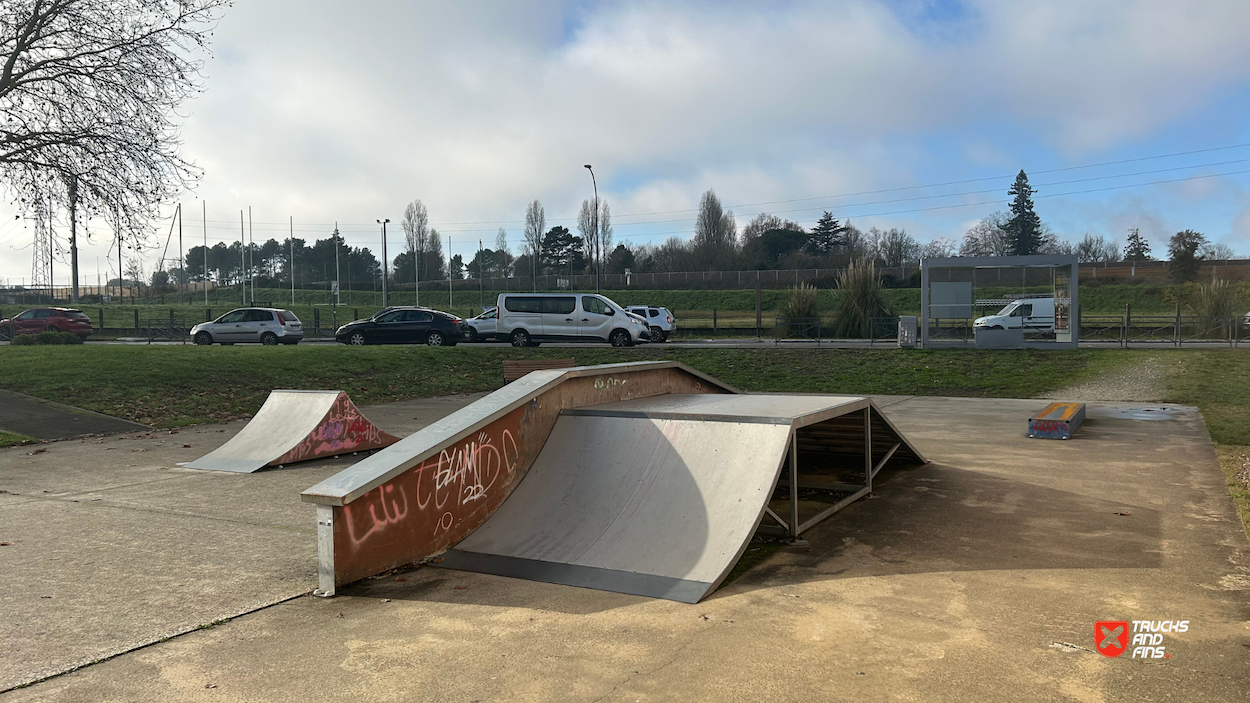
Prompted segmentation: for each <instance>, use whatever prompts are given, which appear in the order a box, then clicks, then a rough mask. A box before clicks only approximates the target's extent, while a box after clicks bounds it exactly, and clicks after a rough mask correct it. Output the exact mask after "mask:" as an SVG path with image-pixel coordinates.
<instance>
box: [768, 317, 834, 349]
mask: <svg viewBox="0 0 1250 703" xmlns="http://www.w3.org/2000/svg"><path fill="white" fill-rule="evenodd" d="M822 326H823V321H822V320H821V318H819V317H796V318H792V319H786V318H784V317H778V318H775V319H774V320H773V343H774V344H780V343H781V342H796V341H812V340H815V342H816V344H820V337H821V331H822Z"/></svg>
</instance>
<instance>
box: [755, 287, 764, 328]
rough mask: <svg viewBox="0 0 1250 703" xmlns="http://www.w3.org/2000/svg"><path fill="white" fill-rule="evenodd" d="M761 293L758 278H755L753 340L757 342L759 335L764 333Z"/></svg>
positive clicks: (762, 295)
mask: <svg viewBox="0 0 1250 703" xmlns="http://www.w3.org/2000/svg"><path fill="white" fill-rule="evenodd" d="M763 298H764V294H763V291H761V290H760V278H759V276H756V277H755V339H756V340H757V341H758V340H759V338H760V335H761V334H763V333H764V331H763V328H764V317H763Z"/></svg>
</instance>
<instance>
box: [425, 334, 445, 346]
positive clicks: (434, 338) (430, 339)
mask: <svg viewBox="0 0 1250 703" xmlns="http://www.w3.org/2000/svg"><path fill="white" fill-rule="evenodd" d="M446 341H447V340H445V339H443V333H442V332H431V333H429V334H428V335H426V337H425V343H426V344H428V345H430V346H431V347H441V346H443V343H444V342H446Z"/></svg>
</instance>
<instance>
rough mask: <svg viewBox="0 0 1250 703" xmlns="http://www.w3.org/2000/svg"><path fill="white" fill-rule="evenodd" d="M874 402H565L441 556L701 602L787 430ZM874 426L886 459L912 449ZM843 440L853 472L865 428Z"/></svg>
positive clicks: (735, 549)
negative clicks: (530, 461) (493, 506)
mask: <svg viewBox="0 0 1250 703" xmlns="http://www.w3.org/2000/svg"><path fill="white" fill-rule="evenodd" d="M871 412H873V409H872V408H871V403H870V401H869V400H868V399H866V398H828V397H824V398H822V397H815V396H766V395H734V396H712V395H664V396H657V397H654V398H646V399H641V400H634V401H627V402H621V403H612V404H606V405H599V406H592V407H586V408H579V409H570V410H565V411H564V412H563V413H562V416H561V417H560V419H559V421H558V422H557V423H556V425H555V428H554V429H553V431H552V433H551V436H550V437H549V438H548V440H547V442H546V444H545V445H544V446H543V449H542V452H541V453H540V454H539V455H538V458H537V459H536V461H535V462H534V465H533V467H532V468H531V469H530V471H529V473H528V474H527V475H526V477H525V479H524V480H523V481H521V483H520V485H518V486H517V489H516V490H515V491H514V492H513V493H512V496H511V497H510V498H509V499H508V500H507V501H505V502H504V503H503V505H501V506H500V507H499V509H498V510H497V511H495V513H494V514H493V515H492V516H491V517H490V519H488V520H487V521H486V522H485V523H484V524H483V525H482V526H481V527H479V528H478V529H477V530H476V531H475V532H473V533H472V534H471V535H469V536H468V537H467V538H465V539H464V540H463V541H461V542H460V543H459V544H457V545H456V546H455V548H454V549H450V550H448V551H447V552H446V554H444V560H443V562H442V563H441V564H440V566H443V567H447V568H453V569H462V570H469V571H479V572H485V573H492V574H498V575H503V576H513V577H520V578H528V579H532V580H537V581H547V582H552V583H561V584H567V585H573V586H584V587H590V588H598V589H602V590H609V591H617V592H622V593H631V594H635V595H642V596H650V597H658V598H667V599H670V600H678V601H684V602H688V603H695V602H698V601H699V600H701V599H702V598H703V597H704V596H705V595H707V594H708V593H709V592H711V591H712V590H714V589H715V588H716V587H717V585H719V584H720V582H721V581H722V580H723V579H724V578H725V576H726V575H727V574H728V573H729V571H730V569H732V568H733V565H734V564H735V563H736V562H737V560H738V558H739V557H740V556H741V555H742V552H743V550H744V549H745V548H746V546H747V544H748V543H749V541H750V539H751V536H752V535H753V534H754V533H755V532H756V530H757V529H758V528H759V526H760V523H761V520H762V519H763V518H764V517H765V515H766V514H767V513H766V511H767V510H768V509H769V508H768V505H769V503H770V501H771V500H772V499H773V495H774V491H775V490H776V489H777V484H778V482H779V479H781V478H782V476H783V473H784V470H785V468H786V458H787V455H788V453H789V452H790V450H791V448H792V444H793V442H794V439H795V435H796V433H798V432H803V438H804V442H803V444H804V445H810V444H811V443H812V441H813V440H812V437H813V436H814V435H812V434H811V432H812V431H814V430H816V429H820V430H829V429H834V427H835V426H837V425H838V424H842V425H845V424H846V423H845V422H842V423H839V418H844V417H847V416H850V417H851V418H853V419H856V420H862V418H863V417H864V416H865V414H866V413H871ZM847 429H849V427H848V428H847ZM826 434H827V433H826ZM878 434H884V435H885V436H883V437H881V439H884V440H886V441H887V442H889V446H890V447H894V446H895V445H899V446H898V447H897V448H895V451H894V452H893V456H896V457H899V459H900V460H901V459H903V457H904V456H907V457H908V458H909V459H910V460H913V461H914V460H918V459H919V454H917V453H916V452H915V451H914V450H913V449H911V448H910V447H908V448H906V449H904V452H903V454H902V455H900V454H899V453H898V449H900V448H902V446H901V439H900V438H899V437H898V436H897V435H895V434H893V433H888V432H883V431H882V430H881V429H879V430H878ZM854 441H855V444H854V445H853V446H851V447H849V448H850V449H851V450H852V451H851V452H850V454H852V455H855V456H854V460H855V461H857V462H859V463H858V464H857V466H858V467H861V468H862V466H863V464H862V458H861V457H860V455H861V454H862V449H863V435H862V429H861V432H860V434H859V436H857V437H855V440H854ZM826 444H828V443H827V442H826ZM883 444H884V443H883ZM844 445H845V443H844ZM812 448H813V447H811V446H802V447H800V451H809V450H811V449H812ZM847 448H848V447H846V446H843V447H842V449H844V450H845V449H847ZM834 449H835V448H834V447H829V446H826V447H825V450H826V451H824V452H822V453H823V454H824V455H826V457H828V456H829V455H831V454H834V453H836V452H835V451H834ZM883 449H885V447H883ZM886 451H888V449H886ZM868 471H869V476H868V479H869V480H868V481H867V482H866V485H854V486H850V485H848V486H845V487H843V488H842V490H841V493H852V494H854V493H856V492H860V493H861V494H862V493H866V492H867V491H868V490H870V487H871V483H870V481H871V473H872V472H871V470H870V469H869V470H868ZM799 485H800V486H801V485H802V481H800V483H799ZM830 507H832V504H830ZM831 512H832V511H830V513H829V514H831ZM773 515H776V513H773ZM827 516H828V515H827V514H826V515H825V517H827ZM776 522H778V523H779V524H783V525H784V524H785V521H784V520H783V519H780V518H779V519H778V520H776ZM813 524H814V523H813Z"/></svg>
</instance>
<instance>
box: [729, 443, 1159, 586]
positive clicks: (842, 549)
mask: <svg viewBox="0 0 1250 703" xmlns="http://www.w3.org/2000/svg"><path fill="white" fill-rule="evenodd" d="M874 488H875V492H876V494H877V496H878V497H877V498H876V499H867V500H862V501H860V502H859V503H857V504H854V505H852V506H850V507H849V508H847V509H846V510H844V511H842V512H840V513H838V515H837V516H836V517H834V518H833V519H831V520H829V521H827V522H825V523H823V524H821V525H819V526H817V527H815V528H813V529H812V530H811V531H809V532H807V533H805V534H804V537H805V538H806V539H807V540H808V541H809V542H810V546H809V548H808V549H802V550H800V549H799V548H794V547H789V548H785V549H783V550H781V551H780V552H778V553H777V554H775V555H773V556H772V557H771V558H769V559H767V560H765V561H763V562H762V563H760V564H759V565H757V566H755V567H754V568H752V569H751V570H749V571H747V572H746V573H745V574H743V575H742V576H740V577H739V578H738V579H737V580H735V581H734V582H733V584H732V586H731V587H727V588H726V589H724V590H723V591H720V592H718V593H716V594H713V595H712V596H711V597H713V598H715V597H723V596H724V595H729V594H733V593H736V592H740V591H743V590H755V589H759V588H769V587H775V586H777V585H779V584H784V583H796V582H803V581H823V580H830V579H842V578H858V577H865V576H867V577H872V576H893V575H899V574H923V573H934V572H945V571H990V570H1013V569H1021V570H1030V569H1148V568H1157V567H1159V566H1161V565H1162V549H1163V547H1162V518H1161V515H1160V513H1159V512H1158V511H1156V510H1149V509H1143V508H1141V507H1140V506H1132V507H1129V506H1126V505H1124V504H1123V503H1117V502H1112V501H1105V500H1101V499H1098V498H1091V497H1088V496H1084V495H1079V494H1075V493H1071V492H1067V491H1060V490H1055V489H1052V488H1046V487H1044V486H1038V485H1036V484H1032V483H1027V482H1024V481H1017V480H1012V479H1007V478H1002V477H998V476H993V475H990V474H986V473H983V472H978V471H969V470H966V469H960V468H958V467H954V466H950V465H944V464H937V463H930V464H927V465H925V466H920V467H915V468H911V469H902V470H893V471H890V472H883V474H881V477H879V480H878V481H877V482H875V485H874ZM1124 513H1128V514H1124Z"/></svg>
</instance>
